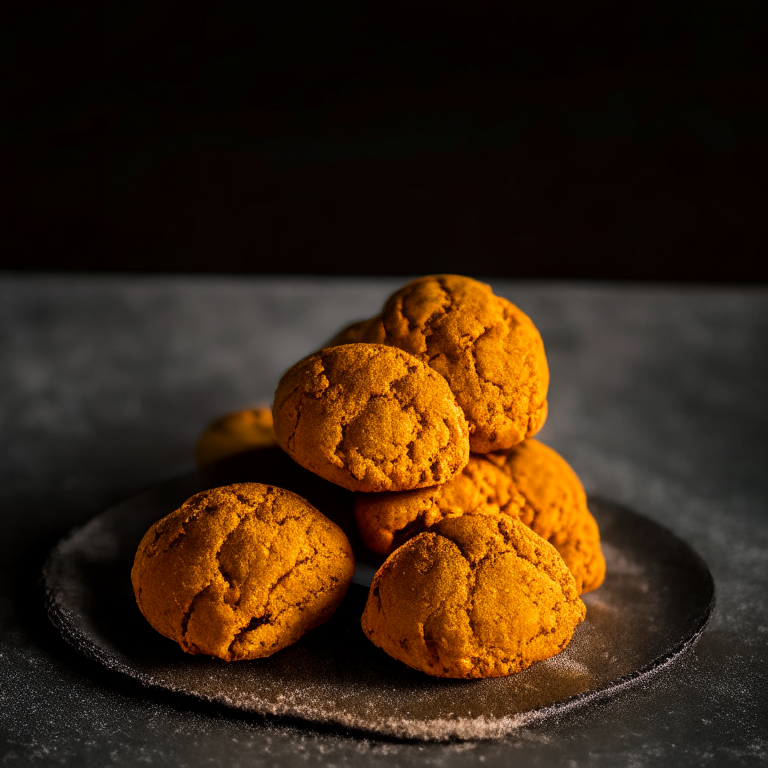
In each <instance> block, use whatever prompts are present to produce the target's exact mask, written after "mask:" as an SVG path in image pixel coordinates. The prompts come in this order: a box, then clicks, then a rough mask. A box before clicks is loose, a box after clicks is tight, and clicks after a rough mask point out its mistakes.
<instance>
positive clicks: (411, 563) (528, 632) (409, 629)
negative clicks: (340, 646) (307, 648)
mask: <svg viewBox="0 0 768 768" xmlns="http://www.w3.org/2000/svg"><path fill="white" fill-rule="evenodd" d="M585 615H586V607H585V606H584V603H583V602H582V601H581V599H580V598H579V593H578V590H577V588H576V584H575V582H574V578H573V575H572V574H571V572H570V571H569V570H568V568H567V567H566V565H565V563H564V562H563V560H562V558H561V557H560V555H558V553H557V552H556V550H555V549H554V547H552V546H551V545H550V544H548V543H547V542H546V541H544V540H543V539H542V538H541V537H540V536H538V535H536V534H535V533H534V532H533V531H531V529H530V528H527V527H526V526H525V525H523V524H522V523H521V522H520V521H519V520H517V519H515V518H513V517H508V516H506V515H503V516H484V515H477V516H476V515H465V516H463V517H453V518H448V519H446V520H443V521H442V522H440V523H437V525H435V526H433V527H432V528H430V529H429V531H426V532H424V533H420V534H419V535H418V536H416V537H415V538H413V539H410V540H409V541H408V542H406V543H405V544H404V545H403V546H402V547H400V548H399V549H397V550H396V551H395V552H394V553H393V554H392V555H390V556H389V558H388V559H387V560H386V561H385V563H384V565H382V566H381V568H380V569H379V570H378V572H377V573H376V576H375V577H374V579H373V583H372V584H371V590H370V592H369V594H368V601H367V603H366V606H365V611H364V613H363V617H362V627H363V631H364V632H365V633H366V635H367V636H368V638H369V639H370V640H371V641H372V642H373V643H374V644H375V645H377V646H378V647H379V648H381V649H382V650H384V651H386V653H388V654H389V655H390V656H392V657H394V658H395V659H398V660H399V661H402V662H403V663H405V664H407V665H408V666H410V667H413V668H414V669H418V670H421V671H422V672H426V673H427V674H429V675H435V676H437V677H453V678H475V677H498V676H501V675H509V674H512V673H514V672H518V671H520V670H522V669H525V668H526V667H528V666H530V665H531V664H533V663H534V662H535V661H540V660H542V659H547V658H549V657H550V656H554V655H555V654H557V653H559V652H560V651H561V650H563V648H565V646H566V645H567V644H568V643H569V642H570V639H571V637H572V635H573V632H574V629H575V628H576V626H577V625H578V623H579V622H580V621H582V620H583V619H584V616H585Z"/></svg>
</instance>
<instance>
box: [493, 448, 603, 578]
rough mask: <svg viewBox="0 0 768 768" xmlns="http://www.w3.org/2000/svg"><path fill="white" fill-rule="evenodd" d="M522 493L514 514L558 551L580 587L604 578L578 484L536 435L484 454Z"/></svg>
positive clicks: (594, 533)
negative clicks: (507, 447)
mask: <svg viewBox="0 0 768 768" xmlns="http://www.w3.org/2000/svg"><path fill="white" fill-rule="evenodd" d="M486 458H487V459H488V460H489V461H491V462H493V463H494V464H495V465H496V466H497V467H499V469H501V470H502V471H503V472H504V473H505V474H506V475H507V476H508V477H509V478H510V480H511V481H512V484H513V486H514V487H515V489H516V490H517V491H518V493H520V494H521V495H522V497H523V498H524V503H523V504H522V506H521V508H520V519H521V520H522V522H523V523H525V525H527V526H530V528H532V529H533V530H534V531H535V532H536V533H538V534H539V536H541V537H542V538H544V539H546V540H547V541H548V542H550V544H552V545H553V546H554V547H555V549H557V551H558V552H560V554H561V555H562V557H563V559H564V560H565V562H566V564H567V565H568V567H569V568H570V569H571V571H572V572H573V575H574V576H575V577H576V581H577V583H579V584H580V585H581V590H582V592H590V591H591V590H593V589H597V588H598V587H599V586H600V585H601V584H602V583H603V579H604V578H605V558H604V557H603V553H602V551H601V549H600V532H599V530H598V527H597V523H596V522H595V519H594V517H592V514H591V513H590V511H589V509H587V496H586V494H585V493H584V487H583V486H582V484H581V481H580V480H579V478H578V477H577V475H576V473H575V472H574V471H573V469H571V467H570V465H569V464H568V462H566V461H565V459H564V458H563V457H562V456H560V454H559V453H557V452H556V451H554V450H552V448H549V447H548V446H546V445H544V444H543V443H540V442H539V441H538V440H526V441H525V442H523V443H520V445H516V446H515V447H514V448H510V449H509V450H506V451H499V452H496V453H489V454H487V455H486Z"/></svg>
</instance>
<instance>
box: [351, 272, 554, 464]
mask: <svg viewBox="0 0 768 768" xmlns="http://www.w3.org/2000/svg"><path fill="white" fill-rule="evenodd" d="M381 317H382V322H383V326H382V328H383V343H385V344H390V345H392V346H394V347H399V348H400V349H404V350H406V351H407V352H410V353H411V354H412V355H416V356H417V357H419V358H421V359H422V360H423V361H424V362H425V363H427V364H428V365H429V366H430V367H432V368H433V369H434V370H436V371H437V372H438V373H440V374H441V375H442V376H444V377H445V378H446V380H447V381H448V384H449V385H450V387H451V389H452V390H453V393H454V395H456V400H457V402H458V403H459V405H460V406H461V408H462V409H463V410H464V413H465V415H466V417H467V420H468V421H469V428H470V449H471V450H472V452H473V453H488V452H489V451H496V450H501V449H504V448H510V447H511V446H513V445H515V444H517V443H519V442H521V441H522V440H524V439H525V438H526V437H530V436H531V435H534V434H535V433H536V432H538V431H539V429H541V427H542V426H543V424H544V420H545V419H546V415H547V400H546V397H547V387H548V385H549V369H548V368H547V360H546V357H545V354H544V344H543V342H542V340H541V336H540V335H539V332H538V331H537V330H536V327H535V326H534V324H533V323H532V322H531V320H530V318H528V316H527V315H525V314H524V313H523V312H521V311H520V310H519V309H518V308H517V307H516V306H515V305H514V304H512V303H511V302H509V301H507V300H506V299H504V298H501V297H500V296H495V295H494V294H493V292H492V291H491V288H490V287H489V286H488V285H485V284H484V283H479V282H477V281H476V280H472V279H471V278H468V277H461V276H459V275H431V276H427V277H422V278H419V279H418V280H414V281H413V282H411V283H408V284H407V285H405V286H404V287H403V288H401V289H400V290H399V291H396V292H395V293H394V294H393V295H392V296H391V297H390V298H389V299H388V301H387V302H386V304H385V305H384V310H383V312H382V315H381ZM371 328H373V329H375V331H374V330H371V329H369V330H368V331H367V332H366V337H365V339H364V340H365V341H373V340H374V339H373V338H371V335H373V333H374V332H376V333H378V332H379V331H378V326H376V325H375V324H373V325H372V326H371ZM369 334H370V335H369ZM377 340H380V339H377Z"/></svg>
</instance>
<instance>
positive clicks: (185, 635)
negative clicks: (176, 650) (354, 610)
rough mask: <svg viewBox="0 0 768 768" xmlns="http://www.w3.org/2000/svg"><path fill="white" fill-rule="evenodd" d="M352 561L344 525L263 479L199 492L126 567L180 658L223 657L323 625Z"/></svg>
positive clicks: (257, 650)
mask: <svg viewBox="0 0 768 768" xmlns="http://www.w3.org/2000/svg"><path fill="white" fill-rule="evenodd" d="M354 570H355V561H354V557H353V555H352V548H351V547H350V545H349V541H348V540H347V537H346V536H345V535H344V534H343V533H342V531H341V529H340V528H339V527H338V526H337V525H335V524H334V523H332V522H331V521H330V520H328V518H326V517H324V516H323V515H322V514H320V512H318V511H317V510H316V509H315V508H314V507H313V506H311V505H310V504H309V503H308V502H306V501H305V500H304V499H302V498H301V497H300V496H297V495H296V494H295V493H291V492H289V491H285V490H283V489H281V488H275V487H274V486H270V485H262V484H260V483H240V484H237V485H228V486H224V487H223V488H214V489H213V490H210V491H203V492H202V493H198V494H196V495H195V496H192V498H190V499H188V500H187V501H186V502H184V504H183V505H182V506H181V507H180V508H179V509H177V510H176V511H175V512H172V513H171V514H170V515H168V516H167V517H164V518H163V519H162V520H160V521H159V522H157V523H155V525H153V526H152V528H150V529H149V531H147V533H146V534H145V536H144V538H143V539H142V540H141V543H140V544H139V548H138V550H137V552H136V559H135V561H134V564H133V570H132V571H131V581H132V582H133V590H134V594H135V595H136V602H137V603H138V605H139V608H140V609H141V612H142V613H143V614H144V616H145V617H146V619H147V620H148V621H149V623H150V624H151V625H152V626H153V627H154V628H155V629H156V630H157V631H158V632H160V633H161V634H163V635H165V636H166V637H169V638H171V640H175V641H176V642H177V643H178V644H179V645H180V646H181V647H182V649H183V650H185V651H186V652H187V653H204V654H209V655H211V656H218V657H219V658H222V659H224V660H226V661H236V660H240V659H255V658H260V657H262V656H269V655H270V654H273V653H275V651H279V650H280V649H281V648H285V647H286V646H288V645H290V644H291V643H294V642H296V640H298V639H299V638H300V637H301V636H302V635H303V634H304V633H305V632H307V631H308V630H310V629H312V628H313V627H316V626H318V625H319V624H322V623H323V622H325V621H327V620H328V619H329V618H330V617H331V615H332V614H333V612H334V611H335V610H336V608H337V606H338V605H339V603H340V602H341V600H342V598H343V597H344V594H345V593H346V591H347V588H348V587H349V584H350V582H351V580H352V574H353V573H354Z"/></svg>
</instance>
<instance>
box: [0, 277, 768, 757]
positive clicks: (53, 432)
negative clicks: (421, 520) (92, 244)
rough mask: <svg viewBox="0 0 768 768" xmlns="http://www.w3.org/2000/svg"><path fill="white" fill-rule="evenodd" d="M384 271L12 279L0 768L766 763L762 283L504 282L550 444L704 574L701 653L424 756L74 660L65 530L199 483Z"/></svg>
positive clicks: (588, 482)
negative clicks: (219, 444)
mask: <svg viewBox="0 0 768 768" xmlns="http://www.w3.org/2000/svg"><path fill="white" fill-rule="evenodd" d="M403 282H405V279H403V280H396V279H378V280H376V279H365V280H363V279H352V278H349V279H314V278H308V277H307V278H269V279H263V278H192V277H109V278H105V277H58V276H52V275H51V276H24V275H9V274H6V275H4V276H2V277H0V451H1V453H0V478H1V479H0V500H1V501H0V514H2V522H3V528H2V533H1V534H0V763H2V765H20V766H21V765H78V766H106V765H136V764H141V763H147V764H151V765H163V766H165V765H168V766H202V765H217V764H226V765H228V766H240V765H243V766H245V765H248V766H273V765H291V766H293V765H305V764H316V763H319V764H324V765H335V766H342V765H355V766H358V765H365V766H379V765H381V766H384V765H386V766H397V765H404V766H405V765H408V766H410V765H414V766H415V765H474V764H482V765H484V766H496V765H498V766H502V765H509V764H512V763H513V762H514V763H515V764H520V765H528V766H550V765H552V766H555V765H557V766H574V765H590V766H605V765H617V766H630V765H631V766H646V765H648V766H651V765H653V766H657V765H668V764H674V765H676V766H688V765H690V766H700V765H713V766H723V765H753V764H754V765H758V764H765V763H766V761H768V725H767V724H768V291H766V290H765V289H749V288H691V287H679V288H670V287H653V286H610V285H578V284H544V283H536V284H534V283H512V282H509V281H490V282H491V284H492V285H493V288H494V290H495V291H496V292H497V293H498V294H500V295H503V296H506V297H507V298H509V299H511V300H512V301H514V302H515V303H516V304H518V305H519V306H520V307H521V308H522V309H523V310H524V311H525V312H527V313H528V314H529V315H530V316H531V317H532V319H533V320H534V322H535V323H536V324H537V325H538V327H539V329H540V330H541V332H542V335H543V337H544V341H545V345H546V348H547V354H548V359H549V362H550V368H551V377H552V383H551V388H550V416H549V420H548V423H547V424H546V426H545V428H544V429H543V430H542V432H541V435H540V437H541V439H542V440H543V441H544V442H546V443H548V444H550V445H552V446H553V447H554V448H555V449H556V450H558V451H559V452H560V453H562V454H563V455H564V456H565V458H566V459H567V460H568V461H569V462H570V463H571V464H572V466H573V467H574V469H575V470H576V471H577V472H578V473H579V475H580V476H581V478H582V480H583V482H584V485H585V487H586V488H587V491H588V492H591V493H595V494H599V495H600V496H603V497H605V498H608V499H611V500H613V501H617V502H620V503H622V504H624V505H626V506H629V507H631V508H632V509H634V510H636V511H638V512H641V513H642V514H644V515H647V516H648V517H650V518H652V519H654V520H656V521H658V522H660V523H661V524H663V525H665V526H666V527H668V528H670V529H671V530H672V531H673V532H674V533H676V534H677V535H678V536H680V537H681V538H683V539H685V540H686V541H687V542H688V543H689V544H690V545H691V546H693V547H694V549H696V550H697V551H698V552H699V554H700V555H701V556H702V557H703V558H704V559H705V560H706V562H707V563H708V565H709V567H710V569H711V571H712V573H713V576H714V579H715V583H716V587H717V601H718V602H717V606H716V609H715V613H714V616H713V618H712V620H711V621H710V624H709V626H708V627H707V629H706V630H705V632H704V634H703V636H702V637H701V639H700V641H699V643H698V644H697V646H696V647H695V648H694V649H693V650H692V651H690V652H688V653H687V654H686V655H685V656H684V657H683V658H682V659H679V660H677V661H676V662H674V663H673V664H672V665H670V666H669V667H667V668H665V669H663V670H662V671H661V672H660V673H658V674H656V675H655V676H653V677H651V678H650V679H648V680H646V681H645V682H644V683H642V684H641V685H639V686H637V687H635V688H634V689H631V690H629V691H626V692H624V693H621V694H620V695H618V696H616V697H614V698H612V699H609V700H607V701H603V702H601V703H599V704H597V705H591V706H589V707H583V708H581V709H577V710H575V711H573V712H571V713H570V714H568V715H566V716H562V717H560V718H559V719H556V720H547V721H544V722H540V723H538V724H535V725H532V726H529V727H526V728H523V729H521V730H520V731H519V732H517V733H515V734H514V735H513V736H510V737H508V738H506V739H503V740H497V741H477V742H468V743H454V744H413V743H402V742H397V741H386V740H377V739H372V738H361V737H359V736H354V735H350V734H345V733H340V732H333V731H326V730H322V729H317V728H312V727H305V726H302V725H301V724H296V723H288V724H286V723H281V722H274V721H270V720H257V719H254V718H246V717H242V716H239V715H238V714H237V713H233V712H230V711H227V710H224V709H216V708H207V707H205V706H202V705H198V704H194V703H191V702H190V701H188V700H187V699H184V698H181V697H175V696H172V695H170V694H168V695H164V694H158V693H157V692H152V691H149V690H145V689H143V688H142V687H141V686H140V685H138V684H135V683H133V682H132V681H130V680H128V679H123V678H122V677H120V676H119V675H117V674H115V673H111V672H108V671H107V670H106V669H102V668H100V667H99V666H98V665H97V664H95V663H92V662H90V661H88V660H86V659H85V658H81V657H80V656H79V655H78V654H77V652H75V651H74V650H73V649H71V648H69V647H68V646H67V645H66V644H65V643H64V642H63V641H62V640H61V638H60V637H59V636H58V635H57V633H56V631H55V630H54V629H53V627H52V626H51V625H50V623H49V622H48V620H47V617H46V616H45V613H44V611H43V608H42V605H41V602H40V597H39V591H38V583H37V580H38V576H39V572H40V568H41V567H42V564H43V562H44V559H45V556H46V554H47V552H48V550H49V548H50V547H51V546H52V545H53V544H54V543H55V541H56V540H57V538H58V537H59V536H61V535H62V534H64V533H65V532H66V531H67V530H69V529H70V528H71V527H73V526H76V525H80V524H82V523H84V522H86V521H87V520H88V519H89V518H90V517H92V516H93V515H94V514H97V513H99V512H101V511H103V510H104V509H106V508H107V507H108V506H110V505H111V504H113V503H115V502H117V501H119V500H121V499H123V498H126V497H127V496H130V495H132V494H134V493H136V492H137V491H139V490H142V489H143V488H145V487H147V486H151V485H153V484H156V483H159V482H162V481H164V480H166V479H169V478H172V477H174V476H176V475H178V474H181V473H184V472H187V471H189V470H191V469H192V468H193V460H192V449H193V445H194V442H195V440H196V438H197V436H198V434H199V433H200V431H201V430H202V429H203V428H204V427H205V426H206V424H207V423H208V422H209V421H210V420H211V419H212V418H214V417H215V416H217V415H218V414H220V413H222V412H225V411H228V410H233V409H237V408H241V407H246V406H248V405H250V404H253V403H259V402H262V403H269V402H270V401H271V397H272V393H273V391H274V387H275V385H276V383H277V380H278V378H279V376H280V374H281V373H282V372H283V371H284V370H285V369H286V368H287V367H289V366H290V365H291V364H292V363H293V362H295V361H296V360H297V359H299V358H300V357H302V356H303V355H305V354H307V353H309V352H311V351H312V350H313V349H315V348H316V347H317V346H318V345H319V344H321V343H322V342H323V341H325V340H326V339H327V338H328V337H330V336H331V335H332V334H333V333H334V332H335V331H336V330H337V329H338V328H339V327H340V326H342V325H344V324H346V323H348V322H351V321H353V320H357V319H360V318H363V317H367V316H370V315H372V314H374V313H376V312H377V311H378V309H379V307H380V305H381V304H382V302H383V300H384V299H385V297H386V296H387V295H388V294H389V293H390V292H391V291H392V290H394V289H395V288H397V287H398V286H399V285H401V284H402V283H403Z"/></svg>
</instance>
